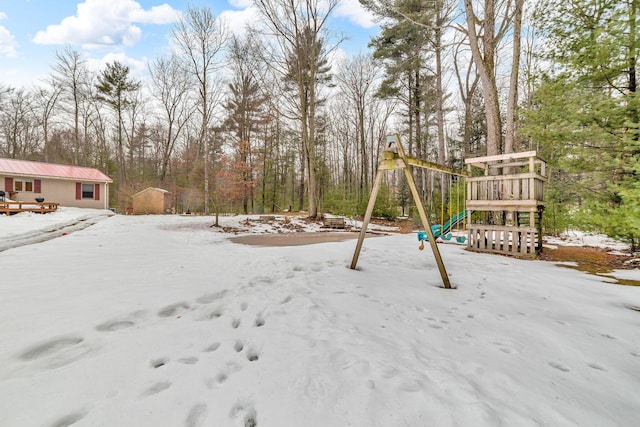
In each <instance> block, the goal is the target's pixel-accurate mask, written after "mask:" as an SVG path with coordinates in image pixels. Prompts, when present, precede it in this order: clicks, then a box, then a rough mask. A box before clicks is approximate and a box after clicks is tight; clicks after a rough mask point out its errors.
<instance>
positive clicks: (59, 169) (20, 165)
mask: <svg viewBox="0 0 640 427" xmlns="http://www.w3.org/2000/svg"><path fill="white" fill-rule="evenodd" d="M0 174H3V175H7V174H9V175H21V176H32V177H47V178H59V179H79V180H83V181H100V182H113V180H112V179H111V178H109V177H108V176H107V175H105V174H104V173H102V172H100V171H99V170H98V169H94V168H87V167H84V166H72V165H59V164H55V163H43V162H32V161H29V160H15V159H3V158H0Z"/></svg>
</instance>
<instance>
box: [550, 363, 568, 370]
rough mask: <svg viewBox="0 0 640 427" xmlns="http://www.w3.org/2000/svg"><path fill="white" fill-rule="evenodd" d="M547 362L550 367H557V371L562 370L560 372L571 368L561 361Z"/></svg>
mask: <svg viewBox="0 0 640 427" xmlns="http://www.w3.org/2000/svg"><path fill="white" fill-rule="evenodd" d="M547 363H548V365H549V366H551V367H552V368H555V369H557V370H559V371H562V372H570V371H571V368H569V367H567V366H564V365H563V364H561V363H558V362H547Z"/></svg>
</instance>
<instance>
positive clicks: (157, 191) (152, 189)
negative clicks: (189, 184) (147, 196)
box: [131, 187, 169, 197]
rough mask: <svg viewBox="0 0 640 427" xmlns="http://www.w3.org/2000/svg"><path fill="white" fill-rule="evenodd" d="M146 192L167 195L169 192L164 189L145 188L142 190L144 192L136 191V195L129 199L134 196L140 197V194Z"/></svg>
mask: <svg viewBox="0 0 640 427" xmlns="http://www.w3.org/2000/svg"><path fill="white" fill-rule="evenodd" d="M147 191H154V192H156V193H168V192H169V190H165V189H164V188H157V187H147V188H145V189H144V190H142V191H138V192H137V193H136V194H134V195H133V196H131V197H136V196H138V195H140V194H142V193H146V192H147Z"/></svg>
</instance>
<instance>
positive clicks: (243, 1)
mask: <svg viewBox="0 0 640 427" xmlns="http://www.w3.org/2000/svg"><path fill="white" fill-rule="evenodd" d="M229 4H230V5H231V6H233V7H236V8H238V9H248V8H250V7H252V6H253V0H229Z"/></svg>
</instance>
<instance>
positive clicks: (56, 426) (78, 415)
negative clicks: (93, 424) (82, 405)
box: [51, 411, 87, 427]
mask: <svg viewBox="0 0 640 427" xmlns="http://www.w3.org/2000/svg"><path fill="white" fill-rule="evenodd" d="M86 416H87V412H85V411H81V412H75V413H73V414H69V415H65V416H64V417H62V418H60V419H58V420H56V421H55V422H54V423H53V424H51V427H67V426H70V425H72V424H75V423H77V422H78V421H80V420H81V419H83V418H84V417H86Z"/></svg>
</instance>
